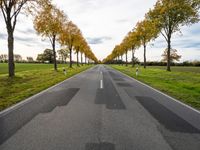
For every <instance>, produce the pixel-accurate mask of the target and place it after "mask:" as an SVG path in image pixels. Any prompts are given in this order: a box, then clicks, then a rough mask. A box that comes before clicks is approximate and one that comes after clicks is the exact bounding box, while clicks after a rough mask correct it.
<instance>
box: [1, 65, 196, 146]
mask: <svg viewBox="0 0 200 150" xmlns="http://www.w3.org/2000/svg"><path fill="white" fill-rule="evenodd" d="M0 143H1V146H0V150H200V112H199V111H197V110H195V109H192V108H191V107H189V106H187V105H185V104H182V103H180V102H178V101H176V100H175V99H173V98H171V97H169V96H167V95H165V94H163V93H161V92H159V91H157V90H155V89H153V88H151V87H149V86H146V85H144V84H142V83H140V82H138V81H137V80H135V79H131V78H129V77H127V76H126V75H124V74H122V73H120V72H118V71H116V70H114V69H112V68H110V67H107V66H103V65H97V66H95V67H93V68H91V69H89V70H87V71H85V72H82V73H80V74H78V75H76V76H74V77H72V78H70V79H68V80H66V81H64V82H62V83H60V84H58V85H56V86H54V87H52V88H50V89H48V90H45V91H43V92H41V93H39V94H37V95H35V96H33V97H31V98H29V99H27V100H25V101H23V102H22V103H19V104H17V105H16V106H14V107H11V108H9V109H7V110H5V111H3V112H1V113H0Z"/></svg>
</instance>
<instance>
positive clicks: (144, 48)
mask: <svg viewBox="0 0 200 150" xmlns="http://www.w3.org/2000/svg"><path fill="white" fill-rule="evenodd" d="M144 68H145V69H146V43H144Z"/></svg>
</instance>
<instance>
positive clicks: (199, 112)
mask: <svg viewBox="0 0 200 150" xmlns="http://www.w3.org/2000/svg"><path fill="white" fill-rule="evenodd" d="M110 68H111V67H110ZM111 69H113V68H111ZM113 70H115V71H117V72H119V73H120V74H122V75H124V76H126V77H128V78H129V79H131V80H133V81H136V82H138V83H140V84H142V85H143V86H146V87H148V88H150V89H152V90H154V91H156V92H158V93H160V94H162V95H164V96H166V97H167V98H169V99H171V100H173V101H175V102H176V103H179V104H181V105H182V106H184V107H186V108H189V109H191V110H193V111H194V112H196V113H198V114H200V111H199V110H197V109H195V108H193V107H191V106H189V105H187V104H185V103H183V102H181V101H179V100H177V99H175V98H173V97H171V96H169V95H167V94H165V93H163V92H161V91H159V90H157V89H155V88H153V87H151V86H149V85H147V84H145V83H143V82H141V81H139V80H137V79H135V78H132V77H130V76H128V75H127V74H125V73H123V72H120V71H118V70H116V69H113Z"/></svg>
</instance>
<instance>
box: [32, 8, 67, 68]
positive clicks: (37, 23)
mask: <svg viewBox="0 0 200 150" xmlns="http://www.w3.org/2000/svg"><path fill="white" fill-rule="evenodd" d="M66 21H67V17H66V16H65V15H64V13H63V12H62V11H60V10H59V9H57V8H56V7H55V6H52V5H48V6H46V7H44V8H43V10H42V11H41V12H40V13H39V14H38V15H37V16H36V17H35V20H34V28H35V29H36V31H37V32H38V34H41V35H42V36H43V37H48V38H49V40H50V42H51V45H52V49H53V57H54V70H57V62H56V50H55V45H56V44H55V43H56V38H57V36H58V34H60V33H61V28H62V23H63V22H66Z"/></svg>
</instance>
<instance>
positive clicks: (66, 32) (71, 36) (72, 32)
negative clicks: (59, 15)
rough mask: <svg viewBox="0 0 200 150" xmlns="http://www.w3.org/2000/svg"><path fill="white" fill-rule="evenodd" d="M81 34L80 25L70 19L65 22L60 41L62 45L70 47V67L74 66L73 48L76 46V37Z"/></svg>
mask: <svg viewBox="0 0 200 150" xmlns="http://www.w3.org/2000/svg"><path fill="white" fill-rule="evenodd" d="M79 34H80V30H79V29H78V27H77V26H76V25H75V24H74V23H73V22H72V21H69V22H67V23H65V24H63V26H62V32H61V34H60V35H59V41H60V43H61V45H63V46H67V48H68V49H69V58H70V68H72V50H73V47H74V43H75V39H76V37H77V35H79Z"/></svg>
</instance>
